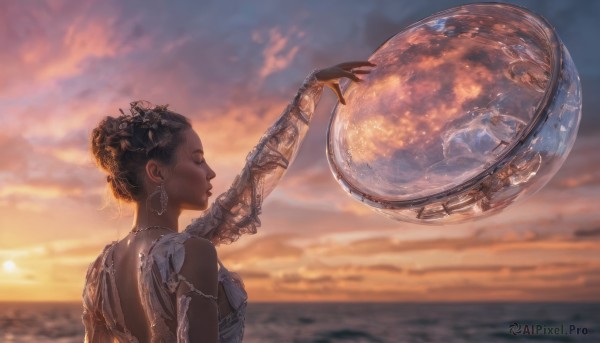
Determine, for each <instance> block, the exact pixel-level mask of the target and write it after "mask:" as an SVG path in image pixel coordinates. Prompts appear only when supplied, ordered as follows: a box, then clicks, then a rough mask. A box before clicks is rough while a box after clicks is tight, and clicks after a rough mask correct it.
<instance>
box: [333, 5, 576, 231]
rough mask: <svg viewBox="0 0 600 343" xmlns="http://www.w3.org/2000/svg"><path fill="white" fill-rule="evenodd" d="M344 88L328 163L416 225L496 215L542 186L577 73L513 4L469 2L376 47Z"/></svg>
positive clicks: (542, 25)
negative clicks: (365, 70)
mask: <svg viewBox="0 0 600 343" xmlns="http://www.w3.org/2000/svg"><path fill="white" fill-rule="evenodd" d="M369 61H370V62H373V63H375V64H376V65H377V66H376V67H375V68H374V69H373V70H372V71H371V73H370V74H367V75H365V76H364V77H363V82H360V83H355V82H352V83H346V84H345V85H344V97H345V99H346V103H347V105H346V106H344V105H340V104H338V105H336V107H335V109H334V110H333V113H332V115H331V120H330V123H329V128H328V131H327V156H328V161H329V166H330V168H331V170H332V172H333V175H334V177H335V178H336V179H337V180H338V182H339V183H340V185H341V186H342V187H343V188H344V189H345V190H346V191H347V192H348V193H350V194H351V195H352V196H353V197H354V198H356V199H358V200H359V201H362V202H363V203H364V204H366V205H368V206H370V207H371V208H373V209H374V210H376V211H377V212H379V213H381V214H383V215H386V216H388V217H390V218H393V219H397V220H402V221H409V222H416V223H426V224H444V223H456V222H464V221H468V220H472V219H476V218H482V217H485V216H487V215H490V214H493V213H497V212H499V211H501V210H502V209H504V208H506V207H508V206H510V205H511V204H514V203H515V202H517V201H518V200H521V199H524V198H525V197H527V196H528V195H531V194H533V193H535V192H536V191H538V190H539V189H540V188H542V187H543V186H544V185H545V184H546V183H547V182H548V181H549V180H550V179H551V178H552V176H554V174H555V173H556V172H557V171H558V169H559V168H560V166H561V165H562V164H563V162H564V161H565V159H566V158H567V155H568V153H569V152H570V150H571V148H572V146H573V144H574V141H575V137H576V135H577V130H578V127H579V121H580V118H581V86H580V81H579V76H578V73H577V70H576V68H575V65H574V64H573V61H572V60H571V57H570V55H569V52H568V51H567V49H566V47H565V46H564V45H563V44H562V42H561V41H560V39H559V37H558V35H557V34H556V32H555V31H554V30H553V28H552V26H551V25H550V24H549V23H548V22H547V21H546V20H545V19H544V18H542V17H541V16H539V15H537V14H534V13H532V12H530V11H528V10H526V9H524V8H521V7H518V6H514V5H508V4H497V3H481V4H469V5H464V6H460V7H456V8H452V9H448V10H445V11H442V12H439V13H437V14H434V15H432V16H430V17H428V18H425V19H423V20H421V21H419V22H417V23H415V24H413V25H411V26H409V27H408V28H406V29H405V30H403V31H401V32H400V33H398V34H396V35H394V36H393V37H391V38H390V39H389V40H387V41H386V42H385V43H384V44H382V45H381V46H380V47H379V48H378V49H377V50H376V51H375V52H374V53H373V54H372V55H371V57H370V58H369Z"/></svg>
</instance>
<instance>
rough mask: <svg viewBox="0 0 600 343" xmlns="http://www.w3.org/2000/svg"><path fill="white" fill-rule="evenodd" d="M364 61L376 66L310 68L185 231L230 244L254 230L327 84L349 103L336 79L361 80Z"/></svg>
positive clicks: (296, 148) (348, 64)
mask: <svg viewBox="0 0 600 343" xmlns="http://www.w3.org/2000/svg"><path fill="white" fill-rule="evenodd" d="M365 66H373V65H372V64H371V63H369V62H347V63H342V64H338V65H336V66H334V67H331V68H327V69H322V70H318V71H313V72H311V73H310V74H309V75H308V76H307V77H306V79H305V80H304V83H303V84H302V86H301V87H300V89H299V90H298V92H297V93H296V96H295V97H294V99H293V100H292V102H291V103H290V104H289V105H288V106H287V107H286V109H285V110H284V111H283V113H282V114H281V116H280V117H279V119H277V121H276V122H275V124H273V125H272V126H271V127H270V128H269V129H268V130H267V132H266V133H265V134H264V135H263V136H262V137H261V139H260V141H259V142H258V144H257V145H256V146H255V147H254V148H253V149H252V151H250V153H249V154H248V156H247V157H246V165H245V166H244V168H243V169H242V171H241V173H240V174H239V175H238V176H237V177H236V178H235V180H234V181H233V184H232V185H231V187H230V188H229V190H227V191H226V192H224V193H223V194H220V195H219V196H218V197H217V198H216V200H215V201H214V203H213V204H212V205H211V206H210V208H209V209H208V211H207V212H206V213H205V214H204V215H203V216H201V217H199V218H196V219H194V220H193V221H192V223H191V224H190V225H188V226H187V227H186V229H185V231H187V232H188V233H190V234H192V235H195V236H200V237H204V238H206V239H209V240H210V241H211V242H213V244H214V245H219V244H230V243H232V242H235V241H236V240H237V239H238V238H239V237H240V236H241V235H242V234H245V233H248V234H254V233H256V228H257V227H259V226H260V219H259V218H258V216H259V215H260V213H261V206H262V202H263V200H264V198H265V197H266V196H267V195H268V194H269V193H271V191H272V190H273V189H274V188H275V186H276V185H277V183H278V182H279V180H280V179H281V178H282V177H283V175H284V174H285V172H286V171H287V168H288V166H289V165H290V164H291V163H292V162H293V161H294V159H295V158H296V155H297V153H298V150H299V148H300V146H301V144H302V141H303V140H304V137H305V136H306V133H307V131H308V126H309V125H310V122H311V120H312V115H313V112H314V110H315V106H316V105H317V103H318V102H319V99H320V97H321V94H322V92H323V86H328V87H330V88H331V89H332V90H333V91H334V92H335V93H336V95H337V96H338V98H339V100H340V102H341V103H342V104H345V101H344V99H343V97H342V93H341V91H340V88H339V84H338V80H339V79H340V78H342V77H347V78H350V79H351V80H353V81H360V79H359V78H358V77H357V76H356V75H355V74H365V73H368V71H365V70H353V69H355V68H360V67H365Z"/></svg>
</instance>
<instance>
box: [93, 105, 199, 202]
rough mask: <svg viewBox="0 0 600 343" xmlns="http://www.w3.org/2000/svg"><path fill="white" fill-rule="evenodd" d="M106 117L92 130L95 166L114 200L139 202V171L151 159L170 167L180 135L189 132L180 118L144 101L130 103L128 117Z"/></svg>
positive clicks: (180, 140)
mask: <svg viewBox="0 0 600 343" xmlns="http://www.w3.org/2000/svg"><path fill="white" fill-rule="evenodd" d="M120 111H121V115H120V116H118V117H116V118H115V117H111V116H107V117H105V118H104V119H102V120H101V121H100V123H99V124H98V126H97V127H96V128H94V130H93V131H92V136H91V150H92V154H93V155H94V158H95V160H96V164H97V165H98V166H99V167H100V168H101V169H103V170H104V171H105V172H106V173H108V176H107V177H106V181H107V182H108V183H109V185H110V188H111V189H112V192H113V194H114V196H115V197H116V198H117V199H122V200H125V201H135V200H139V197H140V195H141V194H142V192H143V189H142V188H143V187H142V179H141V178H140V176H141V175H142V174H141V171H142V170H143V168H144V167H145V165H146V162H148V161H149V160H151V159H155V160H158V161H160V162H162V163H164V164H167V165H169V164H171V163H172V162H173V159H174V155H175V150H176V149H177V147H178V146H179V144H180V143H181V142H182V141H183V136H182V135H181V132H182V131H183V129H186V128H191V127H192V126H191V124H190V121H189V120H188V119H187V118H186V117H185V116H183V115H181V114H178V113H175V112H173V111H170V110H168V109H167V106H154V105H152V104H150V103H149V102H146V101H135V102H132V103H131V108H130V109H129V112H130V114H125V113H124V112H123V110H120Z"/></svg>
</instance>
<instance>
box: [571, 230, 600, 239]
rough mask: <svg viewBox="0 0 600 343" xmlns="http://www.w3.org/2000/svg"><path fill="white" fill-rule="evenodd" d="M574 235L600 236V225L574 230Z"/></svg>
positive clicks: (585, 236)
mask: <svg viewBox="0 0 600 343" xmlns="http://www.w3.org/2000/svg"><path fill="white" fill-rule="evenodd" d="M573 236H575V237H578V238H588V237H596V236H600V227H598V228H593V229H579V230H575V232H573Z"/></svg>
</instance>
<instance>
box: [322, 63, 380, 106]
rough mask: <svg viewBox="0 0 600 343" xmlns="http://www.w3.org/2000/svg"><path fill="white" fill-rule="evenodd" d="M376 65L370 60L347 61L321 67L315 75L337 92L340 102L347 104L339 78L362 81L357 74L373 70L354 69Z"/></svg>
mask: <svg viewBox="0 0 600 343" xmlns="http://www.w3.org/2000/svg"><path fill="white" fill-rule="evenodd" d="M374 66H375V64H373V63H371V62H369V61H355V62H345V63H340V64H337V65H334V66H333V67H329V68H325V69H321V70H319V71H318V72H317V73H316V74H315V77H316V78H317V80H319V81H321V82H324V83H325V85H326V86H327V87H329V88H331V90H333V91H334V92H335V94H336V95H337V97H338V100H340V103H342V105H346V100H345V99H344V97H343V96H342V90H341V89H340V83H339V79H340V78H342V77H347V78H349V79H350V80H352V81H356V82H361V81H362V80H361V79H359V78H358V77H357V76H356V75H357V74H368V73H370V72H371V71H370V70H354V69H356V68H360V67H374Z"/></svg>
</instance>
